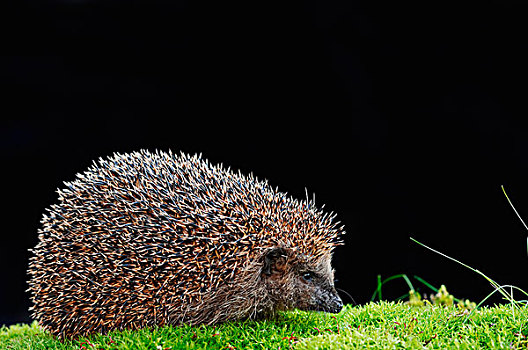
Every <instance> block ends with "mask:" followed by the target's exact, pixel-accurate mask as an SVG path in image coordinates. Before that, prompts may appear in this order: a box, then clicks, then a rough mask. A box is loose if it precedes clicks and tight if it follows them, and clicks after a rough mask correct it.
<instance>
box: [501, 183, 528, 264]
mask: <svg viewBox="0 0 528 350" xmlns="http://www.w3.org/2000/svg"><path fill="white" fill-rule="evenodd" d="M501 188H502V192H503V193H504V196H506V199H507V200H508V203H510V206H511V207H512V209H513V211H514V212H515V215H517V217H518V218H519V220H521V222H522V224H523V225H524V228H525V229H526V230H527V231H528V226H526V224H525V223H524V220H523V219H522V218H521V216H520V215H519V213H518V212H517V209H515V207H514V206H513V203H512V201H511V200H510V197H508V195H507V194H506V190H505V189H504V186H503V185H501ZM526 254H527V255H528V237H527V238H526Z"/></svg>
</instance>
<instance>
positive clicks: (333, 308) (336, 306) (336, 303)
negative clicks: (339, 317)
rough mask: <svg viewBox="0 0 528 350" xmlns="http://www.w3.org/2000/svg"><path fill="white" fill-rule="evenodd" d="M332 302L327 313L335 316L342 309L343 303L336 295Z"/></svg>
mask: <svg viewBox="0 0 528 350" xmlns="http://www.w3.org/2000/svg"><path fill="white" fill-rule="evenodd" d="M332 301H333V302H332V303H331V305H329V306H330V307H329V310H328V312H331V313H333V314H337V313H339V312H340V311H341V310H342V309H343V301H342V300H341V298H340V297H339V296H337V295H336V297H335V299H334V300H332Z"/></svg>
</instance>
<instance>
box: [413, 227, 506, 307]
mask: <svg viewBox="0 0 528 350" xmlns="http://www.w3.org/2000/svg"><path fill="white" fill-rule="evenodd" d="M409 238H410V239H411V241H413V242H415V243H417V244H419V245H421V246H422V247H424V248H427V249H429V250H430V251H432V252H434V253H436V254H439V255H441V256H443V257H444V258H447V259H449V260H452V261H454V262H456V263H458V264H460V265H462V266H464V267H466V268H468V269H470V270H471V271H473V272H475V273H477V274H479V275H481V276H482V277H484V278H485V279H486V280H487V281H488V282H489V283H490V284H491V285H492V286H493V288H494V289H497V290H499V292H500V293H501V294H502V296H503V297H504V298H505V299H506V300H508V301H510V302H511V303H514V302H515V300H514V299H512V298H510V295H509V294H508V293H507V292H505V291H504V290H503V289H502V288H501V286H500V284H498V283H497V282H495V281H494V280H492V279H491V278H489V277H488V276H486V275H485V274H484V273H482V272H480V271H479V270H477V269H474V268H472V267H471V266H469V265H467V264H464V263H463V262H461V261H458V260H457V259H454V258H452V257H450V256H448V255H445V254H444V253H442V252H439V251H438V250H435V249H433V248H431V247H428V246H426V245H425V244H423V243H420V242H418V241H417V240H415V239H414V238H412V237H409Z"/></svg>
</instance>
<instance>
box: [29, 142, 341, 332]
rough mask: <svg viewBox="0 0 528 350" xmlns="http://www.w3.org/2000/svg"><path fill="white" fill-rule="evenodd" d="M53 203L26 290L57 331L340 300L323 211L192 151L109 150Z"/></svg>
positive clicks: (332, 306)
mask: <svg viewBox="0 0 528 350" xmlns="http://www.w3.org/2000/svg"><path fill="white" fill-rule="evenodd" d="M59 200H60V202H59V204H57V205H52V206H51V209H50V210H49V213H48V214H47V215H45V216H44V218H43V220H42V223H43V229H42V230H41V231H40V235H39V239H40V241H39V243H38V245H37V246H36V247H35V249H33V254H34V256H33V257H32V258H31V260H30V266H29V275H30V277H31V279H30V281H29V290H30V291H31V293H32V301H33V303H34V305H33V307H32V310H33V316H34V317H35V318H36V319H37V320H38V321H39V322H40V323H41V325H42V326H44V327H45V328H46V329H47V330H49V331H51V332H52V333H53V334H55V335H58V336H60V337H65V336H67V337H75V336H78V335H86V334H90V333H94V332H107V331H110V330H114V329H125V328H127V329H136V328H141V327H145V326H154V325H164V324H178V323H182V322H186V323H191V324H198V323H206V324H214V323H217V322H223V321H227V320H236V319H242V318H248V317H249V318H255V317H258V316H268V315H272V314H274V313H275V312H276V311H277V310H285V309H291V308H299V309H304V310H322V311H330V312H337V311H339V310H340V309H341V307H342V303H341V300H340V299H339V297H338V296H337V293H336V292H335V289H334V287H333V271H332V269H331V266H330V260H331V255H332V250H333V247H334V246H335V245H336V244H338V243H339V240H338V237H339V235H340V233H341V232H340V229H338V228H337V227H336V224H335V223H333V216H332V215H326V214H324V213H323V212H322V211H321V210H319V209H316V208H315V206H314V203H313V202H310V201H297V200H294V199H292V198H290V197H288V196H286V195H285V194H284V193H280V192H277V191H274V190H273V189H272V188H271V187H270V186H269V185H268V184H267V183H266V182H262V181H258V180H257V179H255V178H253V177H252V176H249V177H245V176H242V175H240V173H238V174H235V173H233V172H231V171H229V170H226V169H223V168H222V167H221V166H220V167H219V166H212V165H210V164H208V163H207V162H206V161H204V160H202V159H201V158H200V157H199V156H193V157H190V156H187V155H184V154H181V155H173V154H172V153H170V152H169V153H163V152H156V153H149V152H147V151H141V152H136V153H132V154H125V155H119V154H116V155H114V156H113V157H111V158H109V159H107V160H102V159H101V160H100V161H99V163H98V164H95V165H94V166H93V167H91V168H90V169H88V171H86V172H84V173H83V174H79V175H78V179H76V180H75V181H73V182H70V183H66V189H63V190H61V191H59Z"/></svg>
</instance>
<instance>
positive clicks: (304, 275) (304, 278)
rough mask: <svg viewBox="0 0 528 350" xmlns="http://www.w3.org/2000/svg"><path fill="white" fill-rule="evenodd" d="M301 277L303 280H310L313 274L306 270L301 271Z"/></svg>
mask: <svg viewBox="0 0 528 350" xmlns="http://www.w3.org/2000/svg"><path fill="white" fill-rule="evenodd" d="M302 278H303V280H305V281H306V282H312V280H313V278H314V274H313V273H311V272H309V271H307V272H303V273H302Z"/></svg>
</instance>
